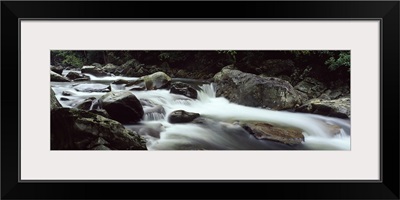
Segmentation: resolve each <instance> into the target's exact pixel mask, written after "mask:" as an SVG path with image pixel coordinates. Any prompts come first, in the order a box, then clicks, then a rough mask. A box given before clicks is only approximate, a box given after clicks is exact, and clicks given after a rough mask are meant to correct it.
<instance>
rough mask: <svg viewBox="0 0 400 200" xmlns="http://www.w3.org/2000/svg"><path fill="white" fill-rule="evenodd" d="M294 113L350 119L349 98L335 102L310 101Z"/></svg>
mask: <svg viewBox="0 0 400 200" xmlns="http://www.w3.org/2000/svg"><path fill="white" fill-rule="evenodd" d="M295 111H296V112H303V113H313V114H318V115H325V116H329V117H337V118H344V119H346V118H350V114H351V113H350V111H351V109H350V98H348V97H343V98H339V99H335V100H321V99H311V100H309V101H308V102H306V103H305V104H304V105H302V106H300V107H298V108H296V109H295Z"/></svg>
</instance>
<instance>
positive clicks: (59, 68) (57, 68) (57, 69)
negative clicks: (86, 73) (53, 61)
mask: <svg viewBox="0 0 400 200" xmlns="http://www.w3.org/2000/svg"><path fill="white" fill-rule="evenodd" d="M50 70H51V71H53V72H55V73H57V74H59V75H61V76H62V72H63V71H64V68H63V67H62V66H51V67H50Z"/></svg>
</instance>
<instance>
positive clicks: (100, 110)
mask: <svg viewBox="0 0 400 200" xmlns="http://www.w3.org/2000/svg"><path fill="white" fill-rule="evenodd" d="M89 112H91V113H94V114H97V115H101V116H103V117H105V118H110V115H109V114H108V113H107V111H106V110H104V109H95V110H89Z"/></svg>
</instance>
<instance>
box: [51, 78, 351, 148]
mask: <svg viewBox="0 0 400 200" xmlns="http://www.w3.org/2000/svg"><path fill="white" fill-rule="evenodd" d="M68 72H70V70H64V71H63V75H66V74H68ZM77 72H79V71H77ZM86 75H88V76H90V78H91V80H90V81H85V82H51V86H52V88H53V90H54V92H55V94H56V97H57V99H58V100H59V102H60V103H61V105H62V106H63V107H75V106H76V105H78V104H79V103H81V102H82V101H84V100H85V99H87V98H89V97H95V98H100V97H101V96H102V95H104V94H105V93H107V92H106V91H96V92H86V89H99V90H101V89H102V88H106V87H108V86H111V90H113V91H116V90H125V88H124V87H123V86H121V85H115V84H111V83H112V82H113V81H115V80H118V79H124V80H136V79H138V78H134V77H121V76H108V77H95V76H92V75H89V74H86ZM182 80H183V81H184V79H180V81H182ZM173 81H174V79H173ZM192 81H193V80H192ZM199 87H200V88H201V90H199V91H198V97H197V99H190V98H187V97H185V96H181V95H175V94H171V93H169V91H168V90H162V89H160V90H150V91H131V92H132V93H133V94H134V95H135V96H136V97H137V98H138V99H139V100H141V101H147V102H150V103H151V104H152V105H161V106H162V108H163V109H164V111H165V114H163V113H159V112H148V113H146V114H145V116H144V117H143V120H142V121H141V122H140V123H138V124H135V125H129V124H125V125H124V126H125V127H126V128H129V129H132V130H134V131H136V132H138V131H139V130H140V128H143V127H148V129H142V130H147V131H141V132H140V134H141V135H143V136H144V137H145V138H146V139H147V148H148V149H149V150H350V144H351V143H350V120H349V119H339V118H332V117H326V116H320V115H314V114H305V113H293V112H288V111H274V110H267V109H262V108H254V107H247V106H242V105H238V104H235V103H231V102H229V101H228V100H227V99H225V98H223V97H216V95H215V93H216V92H215V85H213V84H205V83H201V84H199ZM77 90H79V91H77ZM63 92H64V94H65V92H67V93H69V96H65V95H63ZM91 108H92V109H94V108H93V106H91ZM151 109H152V108H150V107H149V106H146V105H145V106H144V110H145V111H146V110H151ZM175 110H185V111H188V112H196V113H200V115H201V116H203V117H207V118H209V119H212V120H206V121H205V122H204V123H202V124H193V123H188V124H171V123H169V122H168V121H167V116H168V115H169V114H170V113H171V112H173V111H175ZM238 120H240V121H260V122H267V123H270V124H276V125H282V126H286V127H295V128H300V129H301V130H303V135H304V136H305V141H304V142H303V143H302V144H301V145H297V146H294V147H293V146H288V145H284V144H281V143H278V142H273V141H267V140H258V139H256V138H255V137H254V136H252V135H250V134H249V133H247V132H246V131H244V130H243V129H242V128H240V127H239V125H235V124H232V122H234V121H238ZM329 124H334V125H338V126H340V128H341V129H340V134H336V135H334V136H332V135H331V134H329ZM154 132H155V133H154ZM154 134H156V135H157V137H154Z"/></svg>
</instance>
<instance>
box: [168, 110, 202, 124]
mask: <svg viewBox="0 0 400 200" xmlns="http://www.w3.org/2000/svg"><path fill="white" fill-rule="evenodd" d="M197 117H200V114H199V113H193V112H186V111H184V110H176V111H173V112H172V113H171V114H169V116H168V121H169V122H170V123H189V122H191V121H193V120H194V119H196V118H197Z"/></svg>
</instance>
